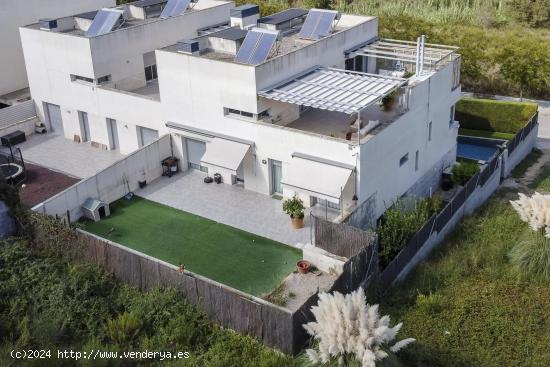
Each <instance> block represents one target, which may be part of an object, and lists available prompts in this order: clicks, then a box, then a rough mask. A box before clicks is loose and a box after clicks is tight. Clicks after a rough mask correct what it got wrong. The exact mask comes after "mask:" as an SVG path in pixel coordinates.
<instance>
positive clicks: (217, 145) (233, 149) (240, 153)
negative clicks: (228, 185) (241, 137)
mask: <svg viewBox="0 0 550 367" xmlns="http://www.w3.org/2000/svg"><path fill="white" fill-rule="evenodd" d="M249 149H250V145H248V144H245V143H241V142H236V141H232V140H227V139H222V138H214V139H213V140H212V141H211V142H210V143H207V144H206V153H204V155H203V157H202V159H201V164H203V165H213V166H217V167H221V168H225V169H228V170H230V171H233V172H234V173H235V174H236V171H237V169H238V168H239V166H240V165H241V162H242V161H243V158H244V156H245V155H246V153H247V152H248V150H249Z"/></svg>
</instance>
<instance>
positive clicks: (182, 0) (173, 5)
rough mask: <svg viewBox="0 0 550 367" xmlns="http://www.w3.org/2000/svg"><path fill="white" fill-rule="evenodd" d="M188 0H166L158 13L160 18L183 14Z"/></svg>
mask: <svg viewBox="0 0 550 367" xmlns="http://www.w3.org/2000/svg"><path fill="white" fill-rule="evenodd" d="M189 3H190V0H168V3H166V6H165V7H164V10H163V11H162V13H161V14H160V17H161V18H170V17H177V16H178V15H181V14H183V12H184V11H185V9H187V7H188V6H189Z"/></svg>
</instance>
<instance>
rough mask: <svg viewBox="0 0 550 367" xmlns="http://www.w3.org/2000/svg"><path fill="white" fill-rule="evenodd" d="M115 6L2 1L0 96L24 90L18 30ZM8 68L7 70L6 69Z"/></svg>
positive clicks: (62, 0) (86, 0)
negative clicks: (49, 20) (48, 20)
mask: <svg viewBox="0 0 550 367" xmlns="http://www.w3.org/2000/svg"><path fill="white" fill-rule="evenodd" d="M113 5H115V0H78V1H74V0H3V1H2V4H1V6H0V33H1V34H2V36H1V37H0V49H1V50H2V52H0V65H2V68H0V95H4V94H7V93H11V92H14V91H17V90H20V89H23V88H26V87H27V86H28V84H27V74H26V71H25V61H24V59H23V50H22V48H21V40H20V38H19V27H21V26H24V25H27V24H31V23H35V22H37V21H38V20H39V19H42V18H53V19H55V18H60V17H66V16H68V15H72V14H79V13H84V12H87V11H91V10H97V9H100V8H102V7H109V6H113ZM8 65H9V67H8Z"/></svg>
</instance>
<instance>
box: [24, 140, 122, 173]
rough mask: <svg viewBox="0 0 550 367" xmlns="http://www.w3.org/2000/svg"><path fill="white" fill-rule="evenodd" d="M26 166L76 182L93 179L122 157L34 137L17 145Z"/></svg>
mask: <svg viewBox="0 0 550 367" xmlns="http://www.w3.org/2000/svg"><path fill="white" fill-rule="evenodd" d="M17 147H18V148H20V149H21V152H22V153H23V159H24V160H25V162H30V163H34V164H37V165H39V166H42V167H46V168H50V169H53V170H55V171H60V172H63V173H66V174H68V175H70V176H73V177H77V178H87V177H90V176H93V175H94V174H96V173H97V172H98V171H100V170H102V169H104V168H106V167H108V166H110V165H111V164H113V163H114V162H116V161H118V160H119V159H121V158H122V157H123V155H122V154H120V153H119V152H118V151H113V150H101V149H98V148H93V147H91V146H90V145H89V144H87V143H82V144H79V143H74V142H72V141H70V140H69V139H66V138H65V137H63V136H60V135H56V134H44V135H40V134H33V135H31V136H28V137H27V141H26V142H24V143H21V144H18V145H17Z"/></svg>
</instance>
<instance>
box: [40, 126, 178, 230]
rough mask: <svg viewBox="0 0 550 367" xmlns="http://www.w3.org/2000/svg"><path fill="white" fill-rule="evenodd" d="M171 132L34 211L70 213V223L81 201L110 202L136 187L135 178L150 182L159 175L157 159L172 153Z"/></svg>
mask: <svg viewBox="0 0 550 367" xmlns="http://www.w3.org/2000/svg"><path fill="white" fill-rule="evenodd" d="M170 139H171V137H170V135H164V136H161V137H160V138H159V139H158V140H156V141H155V142H153V143H151V144H149V145H147V146H145V147H143V148H141V149H139V150H137V151H135V152H133V153H132V154H130V155H128V156H127V157H125V158H123V159H121V160H119V161H118V162H116V163H114V164H113V165H111V166H109V167H107V168H105V169H104V170H102V171H100V172H98V173H97V174H96V175H94V176H92V177H90V178H87V179H85V180H82V181H80V182H78V183H76V184H75V185H73V186H71V187H69V188H67V189H66V190H64V191H62V192H60V193H59V194H57V195H55V196H53V197H51V198H49V199H47V200H46V201H44V202H43V203H41V204H38V205H36V206H35V207H34V208H33V210H34V211H37V212H39V213H43V214H48V215H52V216H55V215H57V216H60V217H66V214H67V211H69V212H70V219H71V221H72V222H74V221H77V220H78V219H79V218H80V217H81V216H82V204H84V202H85V201H86V199H87V198H89V197H92V198H95V199H100V200H102V201H104V202H106V203H112V202H113V201H115V200H118V199H120V198H121V197H123V196H124V195H126V194H127V192H128V186H127V185H126V181H125V180H127V181H128V185H129V187H130V190H136V189H137V188H138V181H141V180H144V179H145V180H146V181H147V182H151V181H153V180H155V179H157V178H158V177H160V176H161V175H162V167H161V165H160V161H161V160H162V159H164V158H166V157H168V156H170V155H171V154H172V152H171V144H170Z"/></svg>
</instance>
